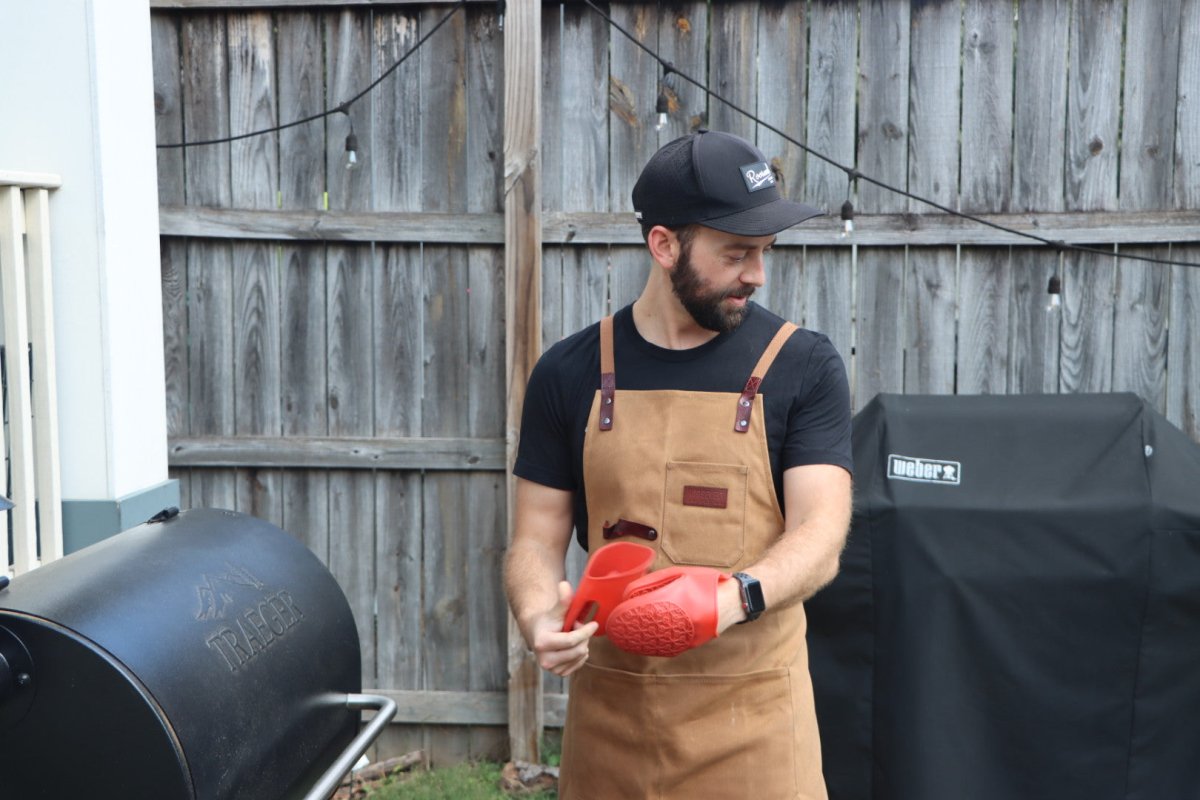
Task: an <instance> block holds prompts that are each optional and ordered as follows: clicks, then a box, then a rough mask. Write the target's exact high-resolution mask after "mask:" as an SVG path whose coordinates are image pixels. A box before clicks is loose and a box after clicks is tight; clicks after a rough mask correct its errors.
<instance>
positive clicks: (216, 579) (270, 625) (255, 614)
mask: <svg viewBox="0 0 1200 800" xmlns="http://www.w3.org/2000/svg"><path fill="white" fill-rule="evenodd" d="M226 569H227V571H226V572H225V573H223V574H221V575H217V576H212V575H205V576H204V582H203V583H202V584H201V585H200V586H198V587H197V589H196V591H197V594H198V595H199V597H200V611H199V613H197V614H196V619H197V620H199V621H202V622H203V621H206V620H220V621H222V622H223V623H224V624H223V625H222V626H221V627H220V628H219V629H218V630H217V631H216V632H215V633H213V634H211V635H210V636H209V637H208V638H207V639H206V640H205V642H206V643H207V644H208V646H209V649H211V650H213V651H215V652H217V653H218V654H220V656H221V658H222V659H223V660H224V662H225V666H227V667H229V671H230V672H237V671H238V669H239V668H243V667H245V666H246V665H247V664H248V663H249V662H251V661H253V660H254V659H255V658H257V657H258V656H259V654H261V653H264V652H266V650H267V649H268V648H269V647H271V645H273V644H274V643H275V642H277V641H279V640H280V639H281V638H283V637H284V636H286V635H287V634H288V632H289V631H290V630H291V629H292V628H294V627H295V626H296V625H298V624H299V623H300V621H301V620H303V619H304V613H303V612H301V611H300V608H299V606H297V605H296V601H295V599H293V598H292V595H291V594H290V593H289V592H287V591H284V590H282V589H280V590H279V591H271V590H270V589H269V588H268V587H267V585H266V584H265V583H263V582H262V581H260V580H258V579H257V578H255V577H254V576H253V575H251V574H250V572H249V571H248V570H247V569H246V568H245V567H239V566H235V565H233V564H226ZM234 591H236V592H237V593H238V594H239V595H245V594H248V593H251V592H252V593H253V594H254V595H255V598H254V600H252V601H251V603H250V604H249V605H247V606H244V607H243V608H242V609H241V611H240V612H238V613H236V614H231V613H230V612H229V607H230V606H231V605H232V604H233V595H232V594H231V592H234Z"/></svg>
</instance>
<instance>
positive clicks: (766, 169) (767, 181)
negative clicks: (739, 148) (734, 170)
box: [739, 161, 775, 192]
mask: <svg viewBox="0 0 1200 800" xmlns="http://www.w3.org/2000/svg"><path fill="white" fill-rule="evenodd" d="M739 169H740V170H741V172H742V179H743V180H744V181H746V190H747V191H751V192H757V191H758V190H759V189H766V188H767V187H770V186H774V185H775V173H774V171H772V170H771V166H770V165H769V164H767V162H765V161H756V162H754V163H753V164H745V165H743V166H741V167H739Z"/></svg>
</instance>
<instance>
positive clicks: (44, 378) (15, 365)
mask: <svg viewBox="0 0 1200 800" xmlns="http://www.w3.org/2000/svg"><path fill="white" fill-rule="evenodd" d="M60 185H61V180H60V179H59V177H58V176H57V175H45V174H35V173H28V172H5V171H3V170H0V300H2V302H3V316H4V326H3V336H4V353H5V357H4V382H5V395H6V400H7V403H6V406H7V410H8V419H7V420H6V421H7V430H6V434H7V435H6V436H5V444H6V445H7V447H6V448H5V449H6V451H7V463H5V459H4V458H0V493H3V492H4V491H8V492H10V494H9V495H8V497H9V498H10V499H11V500H12V503H13V507H12V510H11V511H10V512H9V515H11V522H12V524H11V530H12V550H11V552H10V551H9V542H8V536H7V535H6V532H5V529H6V528H8V527H9V526H8V525H3V524H0V576H2V575H6V574H9V575H11V574H16V575H19V574H21V573H23V572H28V571H29V570H31V569H33V568H35V567H37V566H38V565H39V564H44V563H47V562H49V561H53V560H54V559H56V558H59V557H61V556H62V549H63V544H62V540H63V539H62V489H61V485H60V479H59V460H58V411H57V409H58V401H57V392H56V389H55V373H54V310H53V309H54V302H53V301H54V289H53V285H52V282H51V274H52V273H51V271H50V191H51V190H53V189H56V188H58V187H59V186H60ZM0 455H4V453H0ZM5 516H7V515H5ZM3 519H4V517H3V516H0V520H3ZM39 534H40V540H41V541H40V545H41V547H40V551H39ZM10 562H11V563H10Z"/></svg>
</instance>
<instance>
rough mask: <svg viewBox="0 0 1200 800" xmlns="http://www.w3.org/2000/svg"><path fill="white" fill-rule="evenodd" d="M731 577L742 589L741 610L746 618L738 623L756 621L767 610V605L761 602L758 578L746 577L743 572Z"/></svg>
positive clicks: (761, 592) (760, 588)
mask: <svg viewBox="0 0 1200 800" xmlns="http://www.w3.org/2000/svg"><path fill="white" fill-rule="evenodd" d="M733 577H734V578H736V579H737V582H738V585H739V586H741V589H742V610H743V611H745V612H746V618H745V619H744V620H742V621H741V622H739V623H738V625H741V624H742V622H753V621H754V620H756V619H758V617H759V615H761V614H762V612H764V611H766V610H767V603H766V601H765V600H763V591H762V584H761V583H759V582H758V578H755V577H753V576H750V575H747V574H746V573H744V572H735V573H733Z"/></svg>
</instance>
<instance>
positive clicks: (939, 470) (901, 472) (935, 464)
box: [887, 455, 962, 486]
mask: <svg viewBox="0 0 1200 800" xmlns="http://www.w3.org/2000/svg"><path fill="white" fill-rule="evenodd" d="M887 476H888V478H889V479H892V480H900V481H918V482H920V483H942V484H946V485H948V486H958V484H959V480H960V478H961V477H962V464H960V463H959V462H957V461H938V460H937V459H933V458H914V457H913V456H897V455H889V456H888V471H887Z"/></svg>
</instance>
